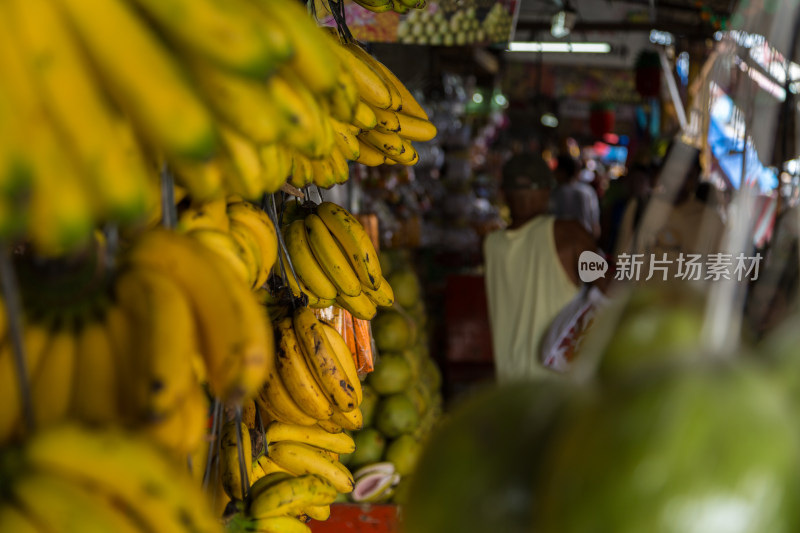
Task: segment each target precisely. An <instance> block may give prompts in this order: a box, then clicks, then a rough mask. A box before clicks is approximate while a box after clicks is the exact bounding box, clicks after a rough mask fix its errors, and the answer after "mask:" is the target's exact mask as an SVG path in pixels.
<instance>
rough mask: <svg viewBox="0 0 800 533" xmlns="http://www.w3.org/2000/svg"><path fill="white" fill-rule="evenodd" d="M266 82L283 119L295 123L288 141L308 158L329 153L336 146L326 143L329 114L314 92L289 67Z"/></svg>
mask: <svg viewBox="0 0 800 533" xmlns="http://www.w3.org/2000/svg"><path fill="white" fill-rule="evenodd" d="M266 84H267V89H268V90H269V91H270V93H271V94H272V97H273V98H274V100H275V102H276V104H277V106H278V108H279V112H280V113H281V114H282V117H283V120H285V121H286V122H287V123H289V124H291V125H292V127H291V128H288V129H287V131H286V136H285V138H284V142H285V143H286V144H288V145H289V146H292V147H293V148H295V149H296V150H298V151H299V152H301V153H302V154H303V155H306V156H308V157H322V156H325V155H328V154H329V153H330V150H331V148H332V146H326V141H325V132H324V130H323V128H322V125H323V121H324V120H325V115H324V114H323V112H322V110H321V109H320V107H319V104H318V103H317V101H316V100H315V99H314V97H313V96H312V95H311V93H310V91H309V90H308V89H307V88H306V87H305V86H304V85H303V84H302V82H300V81H299V80H298V79H297V78H296V77H294V76H292V74H291V72H288V71H285V70H284V71H281V72H279V73H278V74H275V75H274V76H271V77H270V78H269V79H268V80H267V82H266ZM331 141H333V139H331Z"/></svg>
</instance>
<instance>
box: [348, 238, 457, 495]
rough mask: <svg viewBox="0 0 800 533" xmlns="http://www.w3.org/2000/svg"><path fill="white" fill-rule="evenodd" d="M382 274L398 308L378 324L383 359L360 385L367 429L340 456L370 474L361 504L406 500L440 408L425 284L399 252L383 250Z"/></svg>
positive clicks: (376, 321)
mask: <svg viewBox="0 0 800 533" xmlns="http://www.w3.org/2000/svg"><path fill="white" fill-rule="evenodd" d="M381 269H382V271H383V273H384V276H385V277H386V279H387V281H389V283H391V285H392V287H393V288H394V294H395V307H394V308H392V309H387V310H383V311H381V312H380V313H379V314H378V316H377V317H375V319H374V320H373V322H372V333H373V337H374V339H375V345H376V347H377V349H378V358H377V361H376V363H375V370H374V371H373V372H372V373H370V374H369V376H368V377H367V379H366V381H365V382H364V384H363V387H362V390H363V401H362V404H361V413H362V415H363V419H364V428H363V429H361V430H360V431H357V432H354V433H353V439H354V441H355V443H356V451H355V452H353V453H352V454H350V455H347V456H341V457H340V460H341V461H342V462H343V463H345V464H346V465H347V466H348V467H349V468H350V469H351V470H352V471H353V472H358V471H362V473H363V474H364V475H363V476H362V477H360V478H359V476H356V477H357V479H356V490H354V492H353V494H352V495H351V497H352V498H353V499H354V500H355V501H359V502H376V501H388V500H389V499H394V501H397V502H399V501H400V500H402V498H403V495H404V494H405V491H399V492H398V491H397V490H396V489H397V488H398V487H400V486H401V485H398V483H400V482H401V481H403V480H404V478H406V477H408V476H409V475H410V474H411V473H412V472H413V471H414V467H415V465H416V463H417V459H418V457H419V454H420V452H421V449H422V445H423V443H424V442H425V440H426V438H427V436H428V433H429V432H430V431H431V429H432V428H433V426H434V424H435V422H436V420H437V419H438V417H439V415H440V414H441V409H442V397H441V394H440V391H439V389H440V387H441V374H440V372H439V368H438V367H437V366H436V363H435V362H434V361H433V359H431V357H430V354H429V352H428V339H427V335H426V333H425V331H426V323H427V314H426V312H425V305H424V304H423V302H422V299H421V298H422V290H421V287H420V283H419V279H418V278H417V276H416V274H415V273H414V271H413V270H412V268H411V264H410V261H409V258H408V256H407V255H406V254H404V253H403V252H400V251H388V252H383V253H382V254H381ZM376 466H377V468H373V467H376ZM360 479H361V480H363V481H360ZM359 483H363V486H360V485H359ZM387 484H388V485H391V486H388V485H387ZM404 485H406V486H407V482H406V483H404Z"/></svg>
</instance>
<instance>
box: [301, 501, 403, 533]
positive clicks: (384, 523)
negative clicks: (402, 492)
mask: <svg viewBox="0 0 800 533" xmlns="http://www.w3.org/2000/svg"><path fill="white" fill-rule="evenodd" d="M398 509H399V508H398V507H397V506H396V505H388V504H381V505H368V504H354V503H337V504H334V505H331V517H330V518H329V519H328V520H326V521H325V522H317V521H316V520H312V521H311V522H310V523H309V524H308V525H309V526H310V527H311V531H313V532H314V533H398V532H399V531H400V528H399V526H398V522H399V520H398Z"/></svg>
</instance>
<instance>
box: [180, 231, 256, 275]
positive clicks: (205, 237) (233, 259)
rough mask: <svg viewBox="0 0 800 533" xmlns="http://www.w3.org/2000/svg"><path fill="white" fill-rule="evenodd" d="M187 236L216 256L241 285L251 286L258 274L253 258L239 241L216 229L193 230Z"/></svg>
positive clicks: (229, 234)
mask: <svg viewBox="0 0 800 533" xmlns="http://www.w3.org/2000/svg"><path fill="white" fill-rule="evenodd" d="M188 235H189V236H190V237H191V238H193V239H195V240H196V241H198V242H199V243H201V244H202V245H203V246H205V247H206V248H208V249H209V250H211V251H212V252H214V253H215V254H217V256H218V257H220V258H221V259H222V260H223V261H225V262H226V263H227V264H228V265H229V266H230V267H231V269H232V270H233V271H234V272H236V277H238V278H239V279H241V280H242V282H243V283H247V284H248V285H251V284H252V283H253V282H254V279H253V276H255V275H257V274H258V270H257V266H256V263H255V258H254V257H253V256H252V254H251V253H250V251H249V250H247V249H245V248H244V246H243V245H242V243H241V242H240V241H237V240H235V238H234V237H233V235H232V233H226V232H223V231H221V230H218V229H195V230H192V231H190V232H189V233H188Z"/></svg>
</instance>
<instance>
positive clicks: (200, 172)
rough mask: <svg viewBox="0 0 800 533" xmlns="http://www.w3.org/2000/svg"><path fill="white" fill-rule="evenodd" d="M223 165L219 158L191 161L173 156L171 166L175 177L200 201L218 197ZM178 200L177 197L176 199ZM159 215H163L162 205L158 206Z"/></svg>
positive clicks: (170, 161) (220, 189) (220, 188)
mask: <svg viewBox="0 0 800 533" xmlns="http://www.w3.org/2000/svg"><path fill="white" fill-rule="evenodd" d="M222 167H223V165H222V164H221V162H220V160H219V159H218V158H215V159H210V160H208V161H191V160H188V159H182V158H171V159H170V160H169V168H170V170H172V171H173V172H174V174H175V179H176V181H178V182H179V183H181V184H183V185H184V186H185V187H186V188H187V189H188V190H189V193H190V194H191V196H192V198H193V199H195V200H198V201H205V200H209V199H212V198H216V197H217V196H219V195H220V192H221V191H222V182H223V168H222ZM176 200H177V199H176ZM158 217H159V218H160V217H161V206H160V205H159V206H158Z"/></svg>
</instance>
